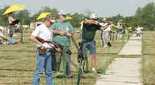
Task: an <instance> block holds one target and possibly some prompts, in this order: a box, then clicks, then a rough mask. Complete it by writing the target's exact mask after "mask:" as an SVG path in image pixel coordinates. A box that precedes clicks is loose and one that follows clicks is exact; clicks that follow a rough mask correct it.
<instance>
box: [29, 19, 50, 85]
mask: <svg viewBox="0 0 155 85" xmlns="http://www.w3.org/2000/svg"><path fill="white" fill-rule="evenodd" d="M51 25H52V22H51V20H50V19H49V18H45V19H44V22H43V23H42V24H41V25H39V26H37V27H36V29H35V30H34V31H33V32H32V35H31V40H32V41H33V42H34V43H35V44H36V45H37V51H36V69H35V73H34V76H33V83H32V84H33V85H39V81H40V75H41V74H42V73H43V72H45V76H46V85H53V83H52V69H51V68H52V64H51V63H52V60H51V57H52V55H51V51H50V48H51V46H49V45H48V43H46V42H41V41H39V40H38V39H37V37H39V38H40V39H43V40H44V41H50V40H51V39H52V34H53V33H52V32H51V31H50V30H49V27H50V26H51Z"/></svg>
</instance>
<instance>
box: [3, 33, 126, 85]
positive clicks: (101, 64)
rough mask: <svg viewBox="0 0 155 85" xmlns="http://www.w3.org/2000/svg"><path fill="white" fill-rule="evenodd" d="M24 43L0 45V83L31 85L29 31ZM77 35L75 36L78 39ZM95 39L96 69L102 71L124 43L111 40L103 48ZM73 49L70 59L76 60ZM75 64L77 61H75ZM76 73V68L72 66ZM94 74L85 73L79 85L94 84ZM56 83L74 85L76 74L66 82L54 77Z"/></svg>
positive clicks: (31, 50) (33, 47)
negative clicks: (110, 44) (108, 44)
mask: <svg viewBox="0 0 155 85" xmlns="http://www.w3.org/2000/svg"><path fill="white" fill-rule="evenodd" d="M24 36H25V37H24V41H25V42H24V44H17V45H14V46H7V45H4V46H2V47H0V85H31V81H32V76H33V71H34V67H35V53H34V52H35V46H34V45H33V44H32V42H31V41H30V39H29V36H30V33H25V34H24ZM78 39H79V37H76V40H78ZM96 40H97V60H98V62H97V65H98V67H97V68H98V71H99V72H100V73H104V72H105V70H106V68H107V66H108V65H109V64H110V63H111V62H112V60H113V59H114V58H115V57H117V53H118V52H119V51H120V49H121V48H122V46H123V44H124V43H125V42H124V41H122V40H115V41H113V42H112V47H111V48H105V49H103V48H102V47H101V42H100V38H99V33H97V36H96ZM71 49H72V51H73V55H72V61H74V62H76V61H77V60H76V57H77V56H76V50H75V47H74V46H72V47H71ZM76 64H77V63H76ZM72 68H73V69H74V73H75V74H76V73H77V72H76V71H77V68H76V67H74V66H73V67H72ZM41 79H42V80H43V81H41V83H42V84H41V85H44V83H45V81H44V77H42V78H41ZM95 80H96V76H94V75H93V74H92V73H88V74H86V78H84V79H82V82H81V85H94V83H95ZM55 84H56V85H76V75H75V77H74V78H73V79H67V80H66V84H64V82H62V79H55Z"/></svg>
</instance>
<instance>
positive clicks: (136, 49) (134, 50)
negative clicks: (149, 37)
mask: <svg viewBox="0 0 155 85" xmlns="http://www.w3.org/2000/svg"><path fill="white" fill-rule="evenodd" d="M141 40H142V38H139V37H135V35H133V36H131V38H130V40H129V41H128V42H127V43H126V44H125V46H124V47H123V48H122V50H121V51H120V53H119V55H141V54H142V42H141Z"/></svg>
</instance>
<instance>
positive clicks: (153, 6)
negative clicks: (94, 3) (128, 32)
mask: <svg viewBox="0 0 155 85" xmlns="http://www.w3.org/2000/svg"><path fill="white" fill-rule="evenodd" d="M7 8H8V6H6V7H4V8H0V25H2V26H6V25H7V17H6V16H4V15H3V12H4V11H5V10H6V9H7ZM44 11H48V12H51V14H52V15H51V16H52V17H58V15H57V14H58V10H57V9H55V8H49V7H43V8H42V9H41V10H39V11H38V12H37V13H35V14H33V15H31V13H30V12H29V11H28V10H23V11H20V12H17V13H16V14H15V17H16V18H17V19H19V20H21V22H22V24H26V25H28V24H30V22H32V21H35V20H36V17H37V16H38V15H39V14H40V13H41V12H44ZM67 15H68V16H72V19H71V20H70V22H71V24H72V25H73V26H74V27H80V22H81V21H82V20H83V19H84V18H86V17H88V15H89V13H88V12H87V13H78V12H76V13H68V14H67ZM101 18H103V17H101ZM107 19H108V20H112V21H113V22H114V23H117V22H118V21H119V20H122V21H123V22H124V23H125V25H126V26H131V27H136V26H137V25H140V26H143V27H144V28H145V30H155V3H154V2H151V3H148V4H147V5H145V6H144V7H141V8H140V7H139V8H137V11H136V13H135V15H134V16H128V17H124V16H122V15H120V14H118V15H116V16H113V17H107Z"/></svg>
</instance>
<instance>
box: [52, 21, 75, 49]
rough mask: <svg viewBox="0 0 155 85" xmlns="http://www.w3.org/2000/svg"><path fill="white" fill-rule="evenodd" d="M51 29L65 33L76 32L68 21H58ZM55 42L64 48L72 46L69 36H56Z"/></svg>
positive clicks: (54, 37)
mask: <svg viewBox="0 0 155 85" xmlns="http://www.w3.org/2000/svg"><path fill="white" fill-rule="evenodd" d="M51 29H53V30H60V31H65V32H74V28H73V26H72V25H71V24H70V23H69V22H67V21H66V22H60V21H56V22H55V23H54V24H53V25H52V26H51ZM53 41H55V42H57V43H58V44H60V45H62V46H70V38H69V37H67V36H62V35H58V34H54V36H53Z"/></svg>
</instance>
